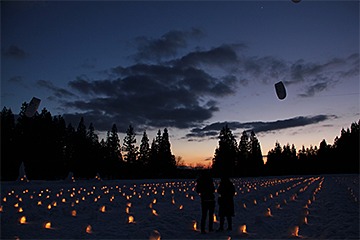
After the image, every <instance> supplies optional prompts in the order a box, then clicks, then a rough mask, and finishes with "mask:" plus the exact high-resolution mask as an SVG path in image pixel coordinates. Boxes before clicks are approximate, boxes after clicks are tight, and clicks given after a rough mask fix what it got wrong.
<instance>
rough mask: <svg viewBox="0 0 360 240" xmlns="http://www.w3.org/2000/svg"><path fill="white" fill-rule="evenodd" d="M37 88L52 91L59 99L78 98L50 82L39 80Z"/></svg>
mask: <svg viewBox="0 0 360 240" xmlns="http://www.w3.org/2000/svg"><path fill="white" fill-rule="evenodd" d="M36 86H38V87H40V88H46V89H48V90H50V91H52V92H53V93H54V95H55V96H56V97H58V98H68V97H75V96H76V95H75V94H73V93H72V92H70V91H68V90H66V89H63V88H59V87H56V86H54V84H53V83H52V82H50V81H48V80H38V81H37V82H36Z"/></svg>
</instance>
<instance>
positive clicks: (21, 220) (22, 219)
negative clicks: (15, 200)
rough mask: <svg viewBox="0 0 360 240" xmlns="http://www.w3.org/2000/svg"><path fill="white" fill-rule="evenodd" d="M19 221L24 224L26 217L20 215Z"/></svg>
mask: <svg viewBox="0 0 360 240" xmlns="http://www.w3.org/2000/svg"><path fill="white" fill-rule="evenodd" d="M19 223H20V224H26V217H25V216H22V217H21V218H20V219H19Z"/></svg>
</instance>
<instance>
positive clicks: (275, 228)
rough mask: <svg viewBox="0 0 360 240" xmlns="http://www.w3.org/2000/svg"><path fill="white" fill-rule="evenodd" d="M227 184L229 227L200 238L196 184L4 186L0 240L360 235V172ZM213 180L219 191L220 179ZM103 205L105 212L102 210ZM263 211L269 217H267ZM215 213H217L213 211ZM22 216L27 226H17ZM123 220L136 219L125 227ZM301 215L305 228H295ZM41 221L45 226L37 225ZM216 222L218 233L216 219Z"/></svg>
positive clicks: (169, 181) (130, 182)
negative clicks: (231, 208)
mask: <svg viewBox="0 0 360 240" xmlns="http://www.w3.org/2000/svg"><path fill="white" fill-rule="evenodd" d="M232 181H233V182H234V184H235V187H236V191H237V195H236V196H235V197H234V200H235V201H234V202H235V217H234V218H233V230H232V231H223V232H211V233H206V234H201V233H200V231H199V230H194V229H193V223H192V221H196V222H197V226H199V225H200V218H201V212H200V197H199V196H198V194H197V193H196V191H195V181H194V180H188V179H186V180H184V179H178V180H173V179H158V180H117V181H99V180H96V179H94V180H91V181H81V180H79V181H76V182H75V183H73V182H66V181H58V182H50V181H30V183H19V182H2V183H1V199H0V202H1V209H0V210H1V212H0V214H1V239H16V238H19V239H29V238H31V239H55V238H56V239H85V238H86V239H87V238H92V239H149V238H150V235H151V233H152V232H153V231H154V230H157V231H158V232H159V233H160V235H161V239H230V238H231V239H274V238H276V239H279V238H280V239H286V238H310V239H313V238H335V239H345V238H346V239H351V238H353V239H359V237H360V236H359V200H358V199H359V175H321V176H294V177H291V176H287V177H263V178H242V179H239V178H236V179H232ZM214 182H215V185H216V188H217V187H218V184H219V182H220V181H219V180H218V179H214ZM63 199H65V200H64V201H65V202H63ZM95 199H96V200H95ZM154 199H156V202H154ZM173 200H174V201H173ZM254 200H255V201H256V204H255V203H254ZM284 200H286V203H285V202H284ZM39 201H41V204H42V205H38V202H39ZM55 202H56V204H55ZM276 203H279V204H280V208H279V209H276ZM244 204H245V205H244ZM49 205H50V206H51V208H50V209H49V208H48V207H49ZM103 206H105V212H102V211H100V209H102V207H103ZM20 208H21V209H22V211H23V212H19V209H20ZM268 209H270V215H271V216H266V213H269V212H268ZM73 210H76V216H72V211H73ZM154 211H155V212H154ZM215 212H216V215H217V214H218V206H216V209H215ZM22 216H25V217H26V223H25V224H21V223H20V222H19V219H20V218H21V217H22ZM129 216H132V217H133V220H134V222H132V223H129ZM304 217H306V218H307V224H301V220H303V221H304ZM217 220H218V218H217ZM46 222H50V223H51V228H49V229H47V228H44V227H43V226H44V223H46ZM226 224H227V223H225V228H226V227H227V226H226ZM214 225H215V226H214V227H215V229H217V228H218V227H219V222H218V221H216V222H215V224H214ZM242 225H246V233H243V234H241V233H240V231H239V228H240V226H242ZM87 226H91V232H90V233H87V232H86V231H85V230H86V227H87ZM291 226H298V227H299V231H298V234H296V231H295V232H294V236H291V235H288V231H289V229H290V227H291Z"/></svg>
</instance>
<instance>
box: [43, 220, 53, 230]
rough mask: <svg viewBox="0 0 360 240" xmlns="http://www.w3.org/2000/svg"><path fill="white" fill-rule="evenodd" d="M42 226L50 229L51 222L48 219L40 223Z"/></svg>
mask: <svg viewBox="0 0 360 240" xmlns="http://www.w3.org/2000/svg"><path fill="white" fill-rule="evenodd" d="M42 227H43V228H47V229H50V228H51V222H50V221H46V222H44V223H43V224H42Z"/></svg>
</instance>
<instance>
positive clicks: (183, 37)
mask: <svg viewBox="0 0 360 240" xmlns="http://www.w3.org/2000/svg"><path fill="white" fill-rule="evenodd" d="M204 35H205V33H204V32H203V31H201V30H200V29H198V28H193V29H192V30H191V31H180V30H172V31H169V32H167V33H165V34H164V35H162V36H161V37H160V38H159V39H152V38H149V37H145V36H142V37H137V38H136V39H135V42H136V45H137V50H138V52H137V53H136V54H134V55H133V56H132V58H133V59H134V60H136V61H138V62H139V61H144V60H154V59H155V60H157V61H160V60H161V59H163V58H169V57H175V56H176V54H177V53H178V51H179V49H184V48H186V47H187V46H188V40H189V39H194V38H199V37H202V36H204Z"/></svg>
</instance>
